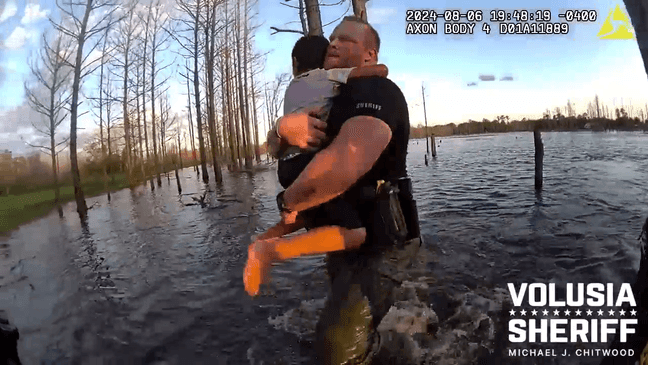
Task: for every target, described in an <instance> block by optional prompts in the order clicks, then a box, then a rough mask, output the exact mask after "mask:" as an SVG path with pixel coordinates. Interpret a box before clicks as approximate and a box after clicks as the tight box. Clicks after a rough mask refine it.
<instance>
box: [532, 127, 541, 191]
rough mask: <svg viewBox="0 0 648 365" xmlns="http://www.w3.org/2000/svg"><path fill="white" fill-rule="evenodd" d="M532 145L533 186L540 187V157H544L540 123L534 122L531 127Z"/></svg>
mask: <svg viewBox="0 0 648 365" xmlns="http://www.w3.org/2000/svg"><path fill="white" fill-rule="evenodd" d="M533 145H534V146H535V188H536V190H540V189H542V159H543V157H544V146H543V145H542V136H541V135H540V125H539V123H537V122H536V124H535V128H533Z"/></svg>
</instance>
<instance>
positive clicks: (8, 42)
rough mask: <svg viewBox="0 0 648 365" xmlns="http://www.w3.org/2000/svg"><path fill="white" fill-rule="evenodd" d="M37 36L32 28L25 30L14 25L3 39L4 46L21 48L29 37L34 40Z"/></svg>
mask: <svg viewBox="0 0 648 365" xmlns="http://www.w3.org/2000/svg"><path fill="white" fill-rule="evenodd" d="M36 37H37V35H36V32H35V31H33V30H25V28H23V27H16V29H14V31H13V32H12V33H11V34H10V35H9V37H7V39H5V41H4V47H5V48H9V49H17V48H21V47H22V46H24V45H25V42H26V41H27V40H29V39H31V40H35V39H36Z"/></svg>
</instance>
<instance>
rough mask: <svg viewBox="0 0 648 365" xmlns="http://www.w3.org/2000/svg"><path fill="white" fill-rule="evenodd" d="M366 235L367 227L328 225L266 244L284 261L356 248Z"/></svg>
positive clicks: (277, 257)
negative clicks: (353, 227) (352, 227)
mask: <svg viewBox="0 0 648 365" xmlns="http://www.w3.org/2000/svg"><path fill="white" fill-rule="evenodd" d="M366 235H367V233H366V230H365V228H355V229H349V228H342V227H338V226H326V227H318V228H314V229H312V230H310V231H308V232H305V233H303V234H300V235H297V236H294V237H284V238H280V239H277V240H272V241H266V242H265V243H264V245H269V246H270V247H271V250H272V251H273V252H274V255H273V256H275V257H276V260H279V261H284V260H289V259H292V258H295V257H300V256H308V255H319V254H324V253H328V252H334V251H342V250H351V249H355V248H358V247H360V245H362V244H363V243H364V241H365V237H366Z"/></svg>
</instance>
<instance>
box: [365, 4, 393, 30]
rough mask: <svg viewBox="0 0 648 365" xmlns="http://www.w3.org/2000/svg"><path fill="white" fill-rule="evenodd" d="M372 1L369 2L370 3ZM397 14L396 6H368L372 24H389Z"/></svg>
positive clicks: (369, 19)
mask: <svg viewBox="0 0 648 365" xmlns="http://www.w3.org/2000/svg"><path fill="white" fill-rule="evenodd" d="M369 3H370V2H368V4H369ZM396 14H397V11H396V8H372V7H367V20H368V21H369V23H371V24H372V25H378V24H389V23H392V22H393V17H394V16H395V15H396Z"/></svg>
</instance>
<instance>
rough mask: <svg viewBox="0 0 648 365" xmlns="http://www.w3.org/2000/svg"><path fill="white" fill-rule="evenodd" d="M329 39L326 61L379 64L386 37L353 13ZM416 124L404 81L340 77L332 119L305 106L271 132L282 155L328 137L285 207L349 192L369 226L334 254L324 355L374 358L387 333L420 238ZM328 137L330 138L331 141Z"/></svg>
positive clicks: (321, 326) (339, 360) (320, 332)
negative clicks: (412, 150)
mask: <svg viewBox="0 0 648 365" xmlns="http://www.w3.org/2000/svg"><path fill="white" fill-rule="evenodd" d="M330 40H331V43H330V45H329V48H328V50H327V56H326V60H325V64H324V67H325V68H326V69H330V68H348V67H361V66H364V65H375V64H377V61H378V52H379V50H380V38H379V36H378V33H377V32H376V30H375V29H374V28H373V27H372V26H371V25H369V24H368V23H366V22H363V21H362V20H360V19H358V18H355V17H346V18H344V19H343V20H342V22H341V23H340V24H339V25H338V26H337V27H336V28H335V30H334V31H333V33H332V34H331V37H330ZM409 132H410V122H409V114H408V107H407V103H406V101H405V97H404V96H403V93H402V92H401V90H400V89H399V88H398V86H396V84H394V83H393V82H392V81H391V80H389V79H387V78H382V77H368V78H362V79H355V80H350V81H349V82H348V83H347V84H346V85H342V86H341V89H340V94H339V96H338V97H336V98H335V99H334V100H333V107H332V109H331V111H330V114H329V118H328V125H327V123H324V122H323V121H321V120H318V119H316V118H315V117H313V116H312V115H309V114H308V113H296V114H289V115H285V116H284V117H282V118H280V119H279V120H278V122H277V125H276V129H275V130H271V131H270V132H269V133H268V143H269V147H270V151H271V153H274V154H275V155H277V154H278V153H277V152H278V151H281V150H282V149H284V148H286V147H287V146H289V145H293V146H298V147H300V148H301V149H303V150H308V149H312V148H313V147H319V146H322V147H324V149H323V150H321V151H319V153H317V154H316V155H315V156H314V157H313V159H312V160H311V161H310V163H309V164H308V166H307V167H306V168H305V170H304V171H303V172H302V174H301V175H300V176H299V178H298V179H297V180H296V181H295V182H294V183H293V184H292V185H291V186H290V187H288V188H287V189H286V190H285V192H284V193H283V199H282V202H281V205H282V206H281V209H282V210H283V211H292V212H301V211H304V210H307V209H309V208H312V207H315V206H318V205H321V204H323V203H325V202H327V201H330V200H331V199H334V198H336V197H339V196H343V198H344V199H346V200H348V201H349V202H350V203H352V204H353V205H354V207H355V208H356V209H358V211H360V212H361V214H360V215H361V220H362V223H363V226H364V227H366V229H367V236H366V242H365V243H364V244H363V245H362V246H361V247H360V248H359V249H357V250H353V251H342V252H336V253H331V254H328V255H327V260H326V261H327V271H328V274H329V277H330V284H331V285H330V289H329V290H330V291H329V295H328V298H327V302H326V304H325V307H324V310H323V312H322V315H321V317H320V319H319V321H318V324H317V328H316V338H317V342H316V347H317V356H318V362H319V363H321V364H327V365H329V364H360V363H366V364H368V363H371V361H372V358H373V356H374V354H375V353H376V352H377V350H378V348H379V343H380V339H379V336H378V334H377V331H376V328H377V326H378V324H379V323H380V321H381V320H382V318H383V317H384V315H385V314H386V313H387V311H388V310H389V308H390V307H391V305H392V304H393V303H392V291H393V289H394V288H395V287H396V286H397V285H398V283H399V281H400V280H402V279H401V278H400V277H401V275H399V273H402V271H403V269H404V267H405V266H407V265H408V264H409V263H410V262H411V259H412V258H413V255H414V254H415V252H416V250H417V249H418V247H419V246H420V244H421V239H420V234H419V227H418V215H417V211H416V204H415V202H414V199H413V197H412V191H411V182H410V181H409V179H408V178H407V169H406V157H407V146H408V140H409ZM279 136H280V137H281V138H279ZM325 137H329V138H328V140H329V141H330V142H329V144H328V145H323V144H322V143H323V141H325V140H327V139H326V138H325Z"/></svg>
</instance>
